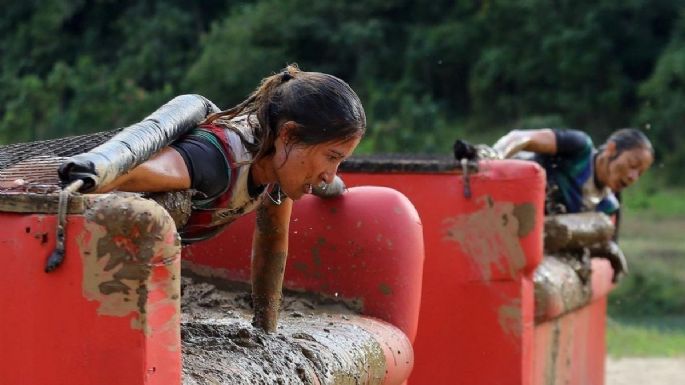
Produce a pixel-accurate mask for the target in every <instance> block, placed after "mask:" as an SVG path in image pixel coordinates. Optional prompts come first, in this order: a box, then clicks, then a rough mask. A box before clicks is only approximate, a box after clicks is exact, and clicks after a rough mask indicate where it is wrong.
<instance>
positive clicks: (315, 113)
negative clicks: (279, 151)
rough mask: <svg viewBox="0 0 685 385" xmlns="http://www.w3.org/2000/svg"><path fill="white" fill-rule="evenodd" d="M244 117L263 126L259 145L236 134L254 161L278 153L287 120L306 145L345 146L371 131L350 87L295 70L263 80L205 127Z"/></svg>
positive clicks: (294, 137) (256, 128) (324, 76)
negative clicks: (332, 143) (276, 148)
mask: <svg viewBox="0 0 685 385" xmlns="http://www.w3.org/2000/svg"><path fill="white" fill-rule="evenodd" d="M243 114H248V115H250V114H254V115H255V116H256V117H257V120H258V122H259V126H256V125H254V126H252V129H253V131H254V142H250V141H248V140H247V139H246V138H245V137H244V136H243V135H242V134H241V133H240V132H239V131H238V130H235V129H233V131H234V132H236V133H238V134H239V135H240V137H241V139H242V141H243V144H244V145H245V147H246V148H247V149H248V150H249V151H250V152H252V153H253V154H254V160H258V159H261V158H263V157H265V156H268V155H270V154H272V153H273V152H274V142H275V140H276V138H277V137H278V134H279V133H278V130H279V126H280V124H281V123H282V122H285V121H293V122H295V123H297V126H296V127H295V128H294V129H293V130H292V131H291V133H290V138H289V139H292V140H293V142H294V143H300V144H304V145H315V144H320V143H325V142H330V141H345V140H347V139H351V138H353V137H361V136H362V135H364V132H365V131H366V114H365V113H364V108H363V107H362V103H361V101H360V100H359V97H358V96H357V94H356V93H355V92H354V91H353V90H352V88H350V86H349V85H348V84H347V83H345V82H344V81H342V80H340V79H338V78H337V77H335V76H333V75H328V74H324V73H320V72H304V71H300V69H299V68H298V67H297V66H296V65H289V66H287V67H286V68H285V69H284V70H283V71H282V72H280V73H278V74H275V75H272V76H269V77H267V78H265V79H263V80H262V82H261V84H260V85H259V87H257V89H256V90H255V91H254V92H253V93H252V94H251V95H250V96H249V97H248V98H247V99H245V100H244V101H243V102H241V103H240V104H238V105H237V106H235V107H233V108H230V109H228V110H225V111H221V112H218V113H215V114H212V115H210V116H209V117H207V119H206V120H205V121H204V122H203V124H209V123H212V122H214V121H216V120H217V119H220V118H221V119H222V120H223V121H227V120H230V119H231V118H233V117H236V116H238V115H243ZM227 126H228V127H229V128H231V125H230V124H227Z"/></svg>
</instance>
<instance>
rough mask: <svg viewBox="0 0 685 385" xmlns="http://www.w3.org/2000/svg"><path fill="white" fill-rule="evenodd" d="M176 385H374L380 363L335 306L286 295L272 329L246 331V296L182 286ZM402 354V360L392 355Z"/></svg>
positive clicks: (381, 372)
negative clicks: (180, 374) (180, 373)
mask: <svg viewBox="0 0 685 385" xmlns="http://www.w3.org/2000/svg"><path fill="white" fill-rule="evenodd" d="M182 292H183V295H182V305H181V307H182V324H181V327H182V335H181V336H182V346H183V384H184V385H196V384H198V385H199V384H203V385H204V384H284V385H285V384H346V385H347V384H349V385H352V384H355V385H356V384H381V383H382V381H383V379H384V377H385V373H386V367H385V356H384V352H383V349H382V347H381V346H380V345H379V343H378V342H377V340H376V339H375V338H374V336H373V335H372V334H371V333H370V332H368V331H367V330H365V329H364V328H362V327H360V326H359V325H358V324H357V323H355V320H358V319H359V317H358V316H356V315H355V314H353V312H352V311H350V310H349V309H347V308H346V307H345V306H343V305H342V304H330V303H329V304H323V305H322V304H319V303H317V301H315V300H313V299H312V298H308V297H302V296H293V295H286V296H284V298H283V306H282V309H281V317H280V319H279V326H278V329H277V330H276V332H275V333H272V334H266V333H264V332H263V331H261V330H260V329H258V328H255V327H253V326H252V325H251V318H252V309H251V304H250V302H251V299H250V294H249V293H248V292H247V291H242V292H240V291H233V290H232V291H223V290H219V289H217V288H216V287H215V286H213V285H211V284H209V283H201V282H193V281H192V280H191V279H190V278H187V277H184V278H183V280H182ZM398 353H401V352H398Z"/></svg>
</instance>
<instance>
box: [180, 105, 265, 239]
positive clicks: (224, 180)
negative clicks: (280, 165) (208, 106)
mask: <svg viewBox="0 0 685 385" xmlns="http://www.w3.org/2000/svg"><path fill="white" fill-rule="evenodd" d="M250 124H252V125H254V124H258V123H257V122H256V119H254V118H253V119H252V121H251V122H248V118H247V116H245V115H242V116H238V117H236V118H233V119H231V120H222V119H217V121H215V122H214V123H212V124H209V125H202V126H200V127H198V128H197V129H195V130H194V131H192V132H191V133H190V134H189V135H188V136H186V137H184V138H183V139H181V140H180V141H179V142H178V143H175V144H174V145H173V147H175V148H176V149H177V150H179V153H181V155H182V156H183V158H184V160H185V161H186V165H187V166H188V170H189V173H190V174H191V183H192V186H193V188H194V189H199V190H200V191H201V192H204V194H196V195H195V197H194V198H193V210H192V213H191V215H190V219H189V220H188V222H187V223H186V225H185V226H183V228H182V229H180V231H179V233H180V235H181V239H182V240H183V242H184V243H191V242H195V241H199V240H203V239H207V238H209V237H211V236H213V235H215V234H216V233H217V232H219V230H221V229H222V228H223V227H224V226H226V225H228V224H230V223H231V222H233V221H234V220H236V219H237V218H239V217H241V216H243V215H244V214H246V213H249V212H251V211H254V210H255V209H256V208H257V206H258V205H259V204H260V203H261V202H262V200H263V199H264V196H265V193H264V192H265V191H266V190H267V189H268V186H267V188H255V187H252V183H251V180H250V179H251V178H250V172H249V170H250V165H251V162H252V154H251V153H250V152H249V151H248V150H247V148H246V147H245V145H244V144H243V142H242V140H241V138H240V135H238V133H236V132H235V131H234V130H237V131H239V132H240V133H241V134H242V136H243V137H244V138H245V139H246V140H248V141H252V140H253V134H252V128H251V127H252V126H251V125H250ZM229 127H230V128H229ZM194 142H201V143H202V144H203V145H204V146H205V154H202V153H200V152H198V151H197V150H188V146H189V144H192V143H194ZM208 143H209V145H208ZM196 147H202V146H196ZM208 147H209V148H208ZM211 147H213V148H211ZM209 152H212V157H211V159H210V158H208V157H207V156H206V153H209ZM193 154H197V155H193ZM217 154H218V155H217ZM198 158H199V159H198ZM218 159H220V160H218ZM208 168H211V169H209V170H208ZM216 168H219V170H216ZM208 172H209V175H210V176H209V177H208V176H207V175H208V174H207V173H208ZM212 173H214V174H216V176H217V177H216V178H212V177H211V175H212ZM209 179H212V180H209ZM217 180H218V182H217ZM198 185H201V186H202V187H204V190H203V189H202V188H198ZM217 186H219V187H218V188H217ZM207 191H211V192H210V193H208V192H207Z"/></svg>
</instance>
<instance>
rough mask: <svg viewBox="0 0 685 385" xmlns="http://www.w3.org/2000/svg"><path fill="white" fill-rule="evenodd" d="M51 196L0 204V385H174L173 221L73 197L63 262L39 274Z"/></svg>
mask: <svg viewBox="0 0 685 385" xmlns="http://www.w3.org/2000/svg"><path fill="white" fill-rule="evenodd" d="M56 198H57V197H56V196H47V197H46V196H30V195H27V194H21V195H18V194H15V195H10V194H3V195H2V198H1V199H2V200H3V207H4V209H5V210H6V211H5V212H2V213H0V228H2V229H3V230H2V232H1V233H0V263H1V265H2V266H3V279H2V280H0V309H2V310H0V311H1V312H2V313H1V314H2V315H1V316H0V346H1V347H2V349H0V384H3V385H5V384H7V385H37V384H40V385H58V384H99V385H121V384H126V385H138V384H140V385H143V384H145V385H155V384H159V385H169V384H179V383H180V369H181V364H180V362H181V361H180V331H179V315H180V309H179V301H178V296H179V295H180V286H179V285H180V284H179V274H180V244H179V242H178V236H177V234H176V231H175V227H174V224H173V221H172V220H171V218H170V217H169V216H168V214H167V213H166V212H165V211H164V210H163V209H162V208H161V207H160V206H158V205H157V204H155V203H154V202H151V201H148V200H144V199H141V198H138V197H133V196H128V197H121V196H116V195H105V196H97V195H94V196H85V197H84V196H78V197H74V198H73V199H72V204H71V207H70V212H71V214H70V215H69V216H68V222H67V239H66V257H65V260H64V263H63V264H62V266H60V267H59V268H58V269H56V270H55V271H54V272H51V273H45V272H44V271H43V270H44V268H45V261H46V258H47V256H48V255H50V253H51V252H52V251H53V250H54V248H55V236H54V234H55V226H56V220H55V215H53V214H54V212H55V211H56V208H57V204H56V203H57V199H56ZM13 202H14V203H15V204H14V205H13V204H12V203H13ZM10 206H15V207H16V211H27V210H28V211H34V213H11V212H7V211H8V207H10ZM35 212H38V213H35Z"/></svg>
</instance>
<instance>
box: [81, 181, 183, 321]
mask: <svg viewBox="0 0 685 385" xmlns="http://www.w3.org/2000/svg"><path fill="white" fill-rule="evenodd" d="M84 216H85V217H86V222H85V224H84V231H83V233H82V234H80V235H79V236H78V237H77V242H78V243H79V248H80V249H81V256H82V260H83V294H84V296H85V297H86V298H88V299H89V300H91V301H97V302H98V303H99V304H100V305H99V307H98V313H99V314H101V315H108V316H116V317H124V316H127V315H129V314H131V313H133V314H134V315H135V318H133V319H132V325H131V326H132V327H133V328H135V329H142V330H144V331H145V332H148V330H147V329H148V328H147V310H148V309H147V307H148V306H152V303H151V301H149V299H148V293H150V292H153V291H161V292H163V293H164V298H165V300H164V301H163V302H165V303H155V304H154V306H156V307H160V306H171V307H173V308H174V309H175V312H174V313H175V315H173V316H171V317H170V318H169V319H168V322H178V314H179V310H178V304H177V303H176V301H177V300H178V297H179V294H180V293H179V289H180V287H179V275H180V268H179V265H180V263H179V258H180V249H181V245H180V240H179V238H178V234H177V233H176V231H175V228H174V224H173V222H172V219H171V218H170V217H169V215H168V214H167V213H166V211H164V209H163V208H162V207H161V206H159V205H157V204H155V203H153V202H152V201H149V200H147V199H143V198H141V197H140V196H138V195H137V194H122V193H117V194H106V195H101V196H97V195H96V196H93V197H92V199H91V200H90V201H89V202H88V209H87V210H86V212H85V213H84ZM155 269H157V270H164V276H165V277H168V279H159V280H153V279H152V274H153V271H155ZM159 274H161V272H160V271H158V275H159ZM158 302H159V301H158Z"/></svg>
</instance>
